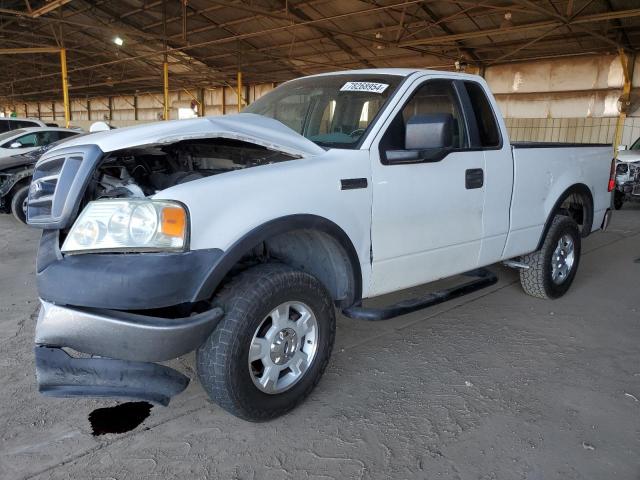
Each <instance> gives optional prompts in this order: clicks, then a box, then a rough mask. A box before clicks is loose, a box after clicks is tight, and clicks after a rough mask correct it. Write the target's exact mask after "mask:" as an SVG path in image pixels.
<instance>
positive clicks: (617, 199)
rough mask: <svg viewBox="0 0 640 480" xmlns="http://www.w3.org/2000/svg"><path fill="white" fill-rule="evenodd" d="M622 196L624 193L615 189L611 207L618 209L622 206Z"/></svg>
mask: <svg viewBox="0 0 640 480" xmlns="http://www.w3.org/2000/svg"><path fill="white" fill-rule="evenodd" d="M624 197H625V195H624V193H621V192H619V191H617V190H616V191H615V192H614V194H613V208H615V209H616V210H620V209H621V208H622V205H623V204H624Z"/></svg>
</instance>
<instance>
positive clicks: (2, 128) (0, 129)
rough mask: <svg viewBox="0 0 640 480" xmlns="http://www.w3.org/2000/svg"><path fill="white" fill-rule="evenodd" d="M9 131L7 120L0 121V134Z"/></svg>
mask: <svg viewBox="0 0 640 480" xmlns="http://www.w3.org/2000/svg"><path fill="white" fill-rule="evenodd" d="M9 130H11V126H10V124H9V120H3V119H0V133H4V132H8V131H9Z"/></svg>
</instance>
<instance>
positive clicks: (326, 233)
mask: <svg viewBox="0 0 640 480" xmlns="http://www.w3.org/2000/svg"><path fill="white" fill-rule="evenodd" d="M256 250H258V252H256ZM265 250H266V251H265ZM263 254H264V255H266V256H267V257H268V258H273V259H275V260H278V261H280V262H282V263H285V264H287V265H291V266H292V267H294V268H297V269H300V270H303V271H306V272H308V273H310V274H312V275H314V276H315V277H316V278H318V280H320V282H321V283H322V284H323V285H324V286H325V287H326V288H327V290H328V291H329V293H330V294H331V297H332V298H333V300H334V302H336V303H337V304H338V305H339V306H340V307H347V306H351V305H353V304H354V303H356V302H358V301H359V300H360V299H361V298H362V271H361V268H360V261H359V258H358V254H357V252H356V249H355V247H354V246H353V243H352V242H351V239H350V238H349V236H348V235H347V234H346V233H345V231H344V230H343V229H342V228H340V226H338V225H337V224H336V223H334V222H332V221H331V220H328V219H326V218H324V217H321V216H317V215H308V214H296V215H288V216H284V217H280V218H277V219H274V220H271V221H269V222H266V223H264V224H262V225H260V226H258V227H256V228H254V229H252V230H251V231H249V232H248V233H247V234H245V235H244V236H243V237H242V238H240V239H239V240H237V241H236V242H235V243H234V244H233V245H232V246H231V247H230V248H229V249H228V250H227V251H225V252H224V254H223V255H222V257H221V258H220V260H219V261H218V262H216V264H215V266H213V268H212V270H211V272H210V274H209V275H208V277H207V278H206V279H205V281H204V282H203V284H202V286H201V288H200V290H199V292H198V295H197V297H198V299H200V300H203V299H207V298H211V296H212V295H213V294H214V293H215V291H216V290H217V289H218V287H219V286H220V285H221V284H222V283H223V282H224V281H225V279H226V278H227V277H228V276H229V275H230V274H232V273H233V269H234V267H236V266H237V265H238V264H239V263H240V262H241V261H242V260H243V259H244V258H246V257H248V256H260V255H263Z"/></svg>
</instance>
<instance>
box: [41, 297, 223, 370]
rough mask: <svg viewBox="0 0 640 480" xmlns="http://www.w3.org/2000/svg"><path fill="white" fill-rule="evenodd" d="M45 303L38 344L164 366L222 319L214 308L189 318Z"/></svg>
mask: <svg viewBox="0 0 640 480" xmlns="http://www.w3.org/2000/svg"><path fill="white" fill-rule="evenodd" d="M41 303H42V307H41V308H40V315H39V317H38V323H37V325H36V338H35V342H36V344H37V345H47V346H58V347H70V348H72V349H74V350H77V351H79V352H83V353H88V354H91V355H100V356H104V357H111V358H117V359H121V360H132V361H140V362H161V361H165V360H170V359H172V358H176V357H179V356H181V355H184V354H185V353H188V352H191V351H193V350H195V349H196V348H197V347H198V346H199V345H200V344H202V343H203V342H204V341H205V340H206V339H207V337H209V335H210V334H211V332H212V331H213V329H214V328H215V327H216V325H217V324H218V322H219V321H220V319H221V318H222V315H223V313H222V310H221V309H220V308H213V309H211V310H207V311H206V312H203V313H199V314H196V315H192V316H189V317H185V318H161V317H151V316H147V315H139V314H134V313H128V312H120V311H115V310H101V309H95V308H94V309H89V308H69V307H61V306H58V305H53V304H51V303H49V302H46V301H43V300H41Z"/></svg>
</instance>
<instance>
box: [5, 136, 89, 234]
mask: <svg viewBox="0 0 640 480" xmlns="http://www.w3.org/2000/svg"><path fill="white" fill-rule="evenodd" d="M78 135H82V133H81V132H76V131H72V132H71V135H69V136H67V137H66V138H64V139H62V140H58V141H57V142H53V143H49V144H47V145H43V146H42V147H39V148H36V149H35V150H31V151H29V152H27V153H22V154H16V155H11V156H8V157H2V158H0V213H13V216H14V217H16V219H18V220H19V221H20V222H22V223H26V202H27V194H28V193H29V185H30V184H31V176H32V174H33V166H34V165H35V164H36V162H37V161H38V159H39V158H40V157H41V156H42V155H44V153H45V152H47V151H48V150H49V149H51V148H53V147H54V146H55V145H58V144H60V143H63V142H66V141H67V140H69V139H70V138H73V137H77V136H78Z"/></svg>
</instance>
